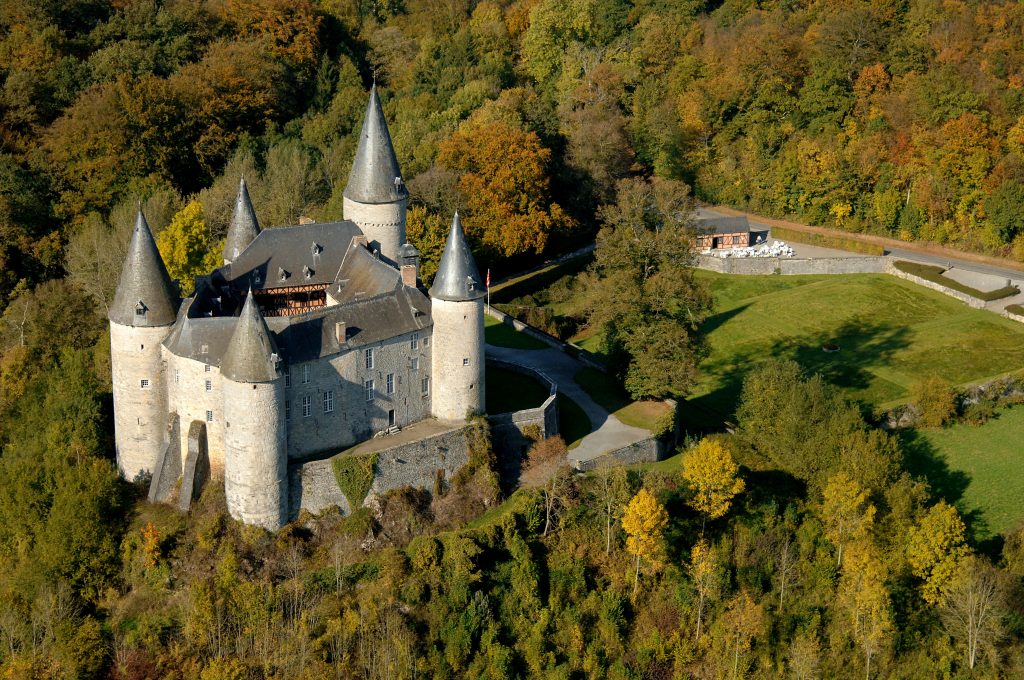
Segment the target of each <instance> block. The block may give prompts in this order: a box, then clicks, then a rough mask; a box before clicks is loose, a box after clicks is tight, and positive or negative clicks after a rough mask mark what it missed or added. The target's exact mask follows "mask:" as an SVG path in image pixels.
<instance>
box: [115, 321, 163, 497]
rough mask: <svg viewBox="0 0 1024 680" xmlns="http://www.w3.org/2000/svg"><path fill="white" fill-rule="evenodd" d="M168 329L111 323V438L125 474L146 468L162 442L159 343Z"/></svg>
mask: <svg viewBox="0 0 1024 680" xmlns="http://www.w3.org/2000/svg"><path fill="white" fill-rule="evenodd" d="M170 330H171V327H170V326H157V327H155V328H145V327H138V328H136V327H132V326H122V325H121V324H116V323H111V324H110V368H111V381H112V384H113V392H114V441H115V444H116V449H117V467H118V469H119V470H120V471H121V475H122V476H123V477H124V478H125V479H129V480H132V479H136V478H137V477H139V476H140V475H147V474H150V473H151V472H152V471H153V466H154V465H155V464H156V460H157V458H159V456H160V453H161V451H162V449H163V448H164V437H165V429H166V426H167V413H168V410H167V385H166V382H165V375H164V373H165V369H164V366H163V361H162V359H161V350H160V343H161V342H163V340H164V338H165V337H167V334H168V333H169V332H170ZM143 380H146V381H147V385H146V386H145V387H143V385H142V381H143Z"/></svg>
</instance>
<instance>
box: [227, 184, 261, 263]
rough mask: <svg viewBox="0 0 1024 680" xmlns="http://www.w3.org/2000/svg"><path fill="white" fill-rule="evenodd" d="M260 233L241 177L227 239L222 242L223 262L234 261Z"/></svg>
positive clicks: (247, 190) (246, 188)
mask: <svg viewBox="0 0 1024 680" xmlns="http://www.w3.org/2000/svg"><path fill="white" fill-rule="evenodd" d="M259 233H260V223H259V220H257V219H256V211H255V210H253V208H252V201H250V200H249V189H248V187H246V185H245V178H244V177H243V178H242V179H241V181H239V183H238V197H237V198H235V211H234V213H232V214H231V224H230V225H229V226H228V235H227V239H226V240H225V242H224V264H230V263H232V262H234V261H235V258H237V257H238V255H239V253H241V252H242V251H243V250H245V249H246V247H248V245H249V244H250V243H252V242H253V241H255V240H256V237H257V236H259Z"/></svg>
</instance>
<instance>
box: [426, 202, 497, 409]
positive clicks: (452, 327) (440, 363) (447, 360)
mask: <svg viewBox="0 0 1024 680" xmlns="http://www.w3.org/2000/svg"><path fill="white" fill-rule="evenodd" d="M486 293H487V291H486V290H485V288H484V286H483V284H482V282H481V280H480V272H479V271H477V268H476V262H475V261H474V260H473V253H472V252H471V251H470V249H469V244H468V243H467V242H466V236H465V234H464V233H463V232H462V221H461V220H460V219H459V214H458V213H455V219H454V220H453V221H452V228H451V231H450V232H449V233H448V241H447V242H446V243H445V246H444V253H443V254H442V255H441V262H440V265H439V266H438V270H437V275H436V276H435V277H434V285H433V286H431V288H430V299H431V305H430V315H431V317H432V318H433V321H434V332H433V335H432V344H431V359H430V380H431V382H432V383H433V386H432V388H431V397H430V411H431V414H432V415H433V416H434V417H435V418H438V419H440V420H462V419H464V418H466V417H467V416H469V415H474V414H477V413H483V412H484V398H485V394H486V392H485V386H484V297H485V295H486Z"/></svg>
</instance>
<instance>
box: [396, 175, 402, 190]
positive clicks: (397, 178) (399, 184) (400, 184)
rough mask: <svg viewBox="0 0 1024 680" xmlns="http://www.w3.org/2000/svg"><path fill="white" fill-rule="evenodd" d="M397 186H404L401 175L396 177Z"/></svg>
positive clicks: (399, 187)
mask: <svg viewBox="0 0 1024 680" xmlns="http://www.w3.org/2000/svg"><path fill="white" fill-rule="evenodd" d="M395 188H396V189H401V188H402V178H401V177H395Z"/></svg>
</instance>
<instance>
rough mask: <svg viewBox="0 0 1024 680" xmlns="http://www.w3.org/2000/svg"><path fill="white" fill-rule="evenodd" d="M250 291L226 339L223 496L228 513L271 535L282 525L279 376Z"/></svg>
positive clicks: (284, 468) (284, 489)
mask: <svg viewBox="0 0 1024 680" xmlns="http://www.w3.org/2000/svg"><path fill="white" fill-rule="evenodd" d="M255 299H256V298H255V296H254V295H253V294H252V291H251V290H250V291H249V295H248V296H247V297H246V299H245V304H244V305H243V306H242V313H241V315H240V316H239V317H238V323H237V324H236V326H235V332H234V334H232V336H231V341H230V343H229V344H228V347H227V351H225V353H224V359H223V361H222V362H221V369H220V370H221V376H222V377H223V390H224V421H225V422H224V427H225V430H224V492H225V495H226V497H227V504H228V512H230V513H231V516H232V517H234V518H235V519H238V520H241V521H243V522H245V523H246V524H256V525H259V526H262V527H265V528H267V529H270V530H271V531H275V530H277V529H279V528H280V527H282V526H283V525H284V524H286V523H287V521H288V482H287V472H288V465H287V463H288V450H287V423H286V422H285V408H284V403H285V394H284V374H283V373H282V371H281V366H280V363H281V360H280V356H279V355H278V353H277V347H276V346H275V345H274V341H273V339H272V336H271V335H270V331H269V329H268V328H267V324H266V322H265V321H264V320H263V315H262V314H260V310H259V307H258V306H257V305H256V302H255Z"/></svg>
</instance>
